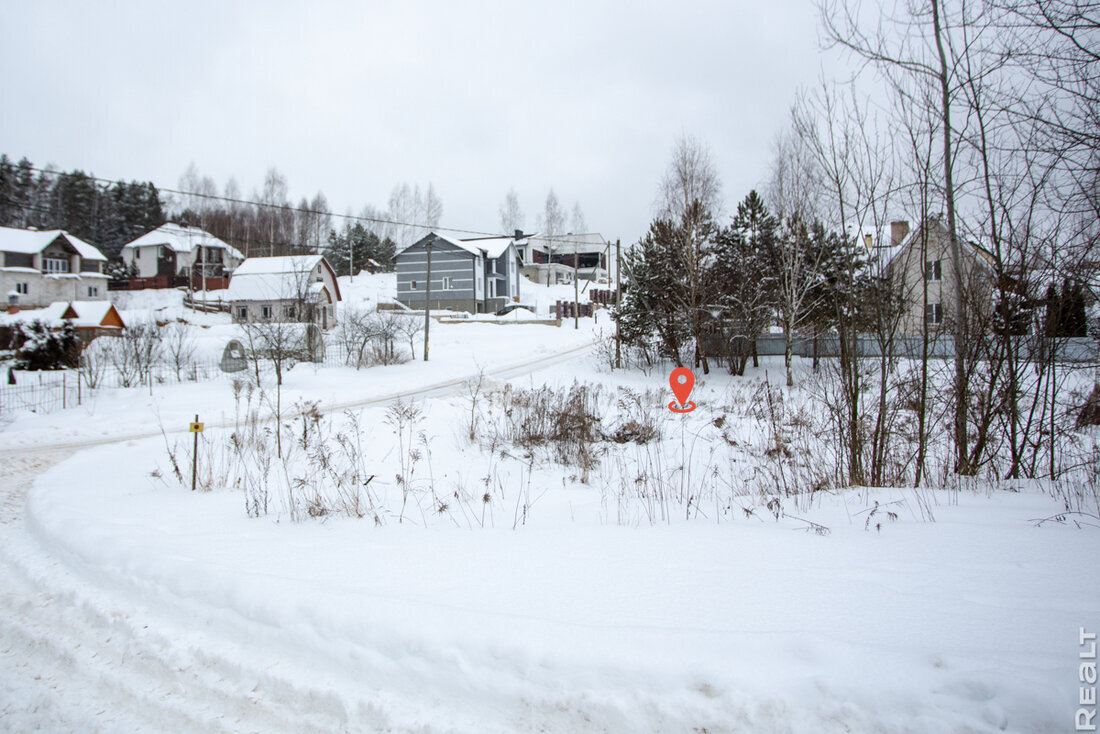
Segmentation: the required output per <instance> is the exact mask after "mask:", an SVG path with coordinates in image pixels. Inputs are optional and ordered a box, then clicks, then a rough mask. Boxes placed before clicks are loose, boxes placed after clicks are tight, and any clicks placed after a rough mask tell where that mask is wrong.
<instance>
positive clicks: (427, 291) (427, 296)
mask: <svg viewBox="0 0 1100 734" xmlns="http://www.w3.org/2000/svg"><path fill="white" fill-rule="evenodd" d="M432 242H434V240H428V242H427V244H425V245H424V249H425V250H426V251H427V253H428V279H427V280H426V281H424V361H425V362H427V361H428V327H429V326H430V323H429V322H430V318H429V314H430V313H431V312H432V311H431V309H432Z"/></svg>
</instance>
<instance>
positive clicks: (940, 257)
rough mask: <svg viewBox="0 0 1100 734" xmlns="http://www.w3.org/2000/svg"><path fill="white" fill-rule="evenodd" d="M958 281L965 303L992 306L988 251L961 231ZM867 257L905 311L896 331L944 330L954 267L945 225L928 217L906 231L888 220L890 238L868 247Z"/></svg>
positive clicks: (902, 223) (951, 298)
mask: <svg viewBox="0 0 1100 734" xmlns="http://www.w3.org/2000/svg"><path fill="white" fill-rule="evenodd" d="M959 244H960V246H961V248H962V252H961V254H962V270H963V272H962V276H961V277H962V281H963V282H962V286H963V290H964V293H965V297H966V298H967V303H968V306H967V307H968V308H980V309H989V308H992V301H991V292H992V279H991V274H992V270H991V268H990V263H991V256H990V255H989V253H988V252H986V251H985V250H983V249H982V248H981V247H979V246H978V245H976V244H974V243H972V242H967V241H966V240H965V239H964V238H962V237H961V236H960V237H959ZM871 256H872V262H873V263H874V264H875V266H876V267H878V268H881V272H883V273H884V274H886V275H888V276H889V277H890V279H891V281H892V282H893V284H894V286H895V287H896V288H897V290H898V293H899V294H900V296H901V298H902V300H903V303H904V309H905V313H904V315H903V316H902V319H901V322H900V329H901V332H902V333H903V334H905V335H908V336H917V335H920V334H921V333H923V330H924V328H925V326H927V327H928V328H929V329H930V330H932V331H938V330H941V329H944V328H946V327H947V326H948V324H949V323H950V321H951V319H952V317H953V315H954V304H955V298H956V296H955V293H956V291H955V283H956V282H957V279H956V274H955V269H954V267H953V266H952V259H951V241H950V237H949V235H948V231H947V227H946V225H945V224H944V223H943V222H941V221H940V220H939V219H938V218H936V217H929V218H928V219H926V220H925V221H924V222H923V223H921V224H920V225H918V226H917V227H916V228H914V229H912V230H910V228H909V222H906V221H895V222H891V224H890V241H889V244H887V245H886V246H885V247H880V248H873V249H872V253H871Z"/></svg>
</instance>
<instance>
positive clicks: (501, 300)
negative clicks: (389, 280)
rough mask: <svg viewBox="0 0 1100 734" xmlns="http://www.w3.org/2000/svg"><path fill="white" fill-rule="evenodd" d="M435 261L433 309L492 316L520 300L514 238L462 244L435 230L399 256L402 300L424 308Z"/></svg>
mask: <svg viewBox="0 0 1100 734" xmlns="http://www.w3.org/2000/svg"><path fill="white" fill-rule="evenodd" d="M429 256H430V258H431V289H430V290H431V308H435V309H451V310H454V311H469V312H470V313H493V312H494V311H497V310H498V309H500V308H502V307H503V306H504V305H505V304H507V303H509V302H511V301H515V300H518V298H519V279H520V268H521V266H522V263H521V261H520V257H519V252H518V250H517V249H516V239H515V238H514V237H487V238H481V239H466V240H460V239H456V238H453V237H450V236H447V235H442V234H439V233H438V232H431V233H429V234H428V235H426V236H424V237H422V238H421V239H419V240H417V241H416V242H414V243H413V244H412V245H410V246H409V247H407V248H405V249H404V250H402V251H401V252H399V253H397V256H396V257H395V258H394V261H395V263H396V269H397V300H398V301H400V302H401V303H403V304H405V305H406V306H409V307H412V308H424V304H425V301H426V300H427V295H428V290H429V289H428V284H427V279H428V260H429Z"/></svg>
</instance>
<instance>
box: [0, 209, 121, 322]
mask: <svg viewBox="0 0 1100 734" xmlns="http://www.w3.org/2000/svg"><path fill="white" fill-rule="evenodd" d="M106 263H107V258H106V257H104V255H103V253H102V252H100V251H99V250H98V249H96V248H95V247H93V246H92V245H90V244H88V243H87V242H85V241H83V240H81V239H79V238H77V237H74V236H73V235H71V234H69V233H68V232H65V231H63V230H60V229H51V230H41V231H39V230H35V229H16V228H13V227H0V293H4V294H5V296H6V300H7V301H8V303H9V304H13V305H17V306H20V307H24V308H39V307H44V306H48V305H49V304H51V303H53V302H54V301H98V300H106V299H107V275H106V274H105V273H104V272H103V269H104V266H105V265H106Z"/></svg>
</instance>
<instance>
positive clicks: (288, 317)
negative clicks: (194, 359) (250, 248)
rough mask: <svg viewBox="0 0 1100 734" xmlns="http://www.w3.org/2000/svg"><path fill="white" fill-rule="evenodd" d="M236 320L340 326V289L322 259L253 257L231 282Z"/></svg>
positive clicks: (233, 310) (242, 265) (242, 321)
mask: <svg viewBox="0 0 1100 734" xmlns="http://www.w3.org/2000/svg"><path fill="white" fill-rule="evenodd" d="M227 298H228V299H229V301H230V304H231V309H232V314H233V320H234V321H235V322H236V323H239V324H248V323H262V322H268V321H293V322H300V323H312V324H316V325H317V326H319V327H320V328H322V329H329V328H331V327H333V326H336V304H337V303H338V302H339V301H340V286H339V284H338V283H337V282H336V273H335V271H333V269H332V266H331V265H329V264H328V260H326V259H325V258H324V257H322V256H321V255H290V256H286V257H250V258H248V259H247V260H245V261H244V262H243V263H241V264H240V265H239V266H238V267H237V269H236V270H235V271H233V277H232V279H231V280H230V281H229V293H228V295H227Z"/></svg>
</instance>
